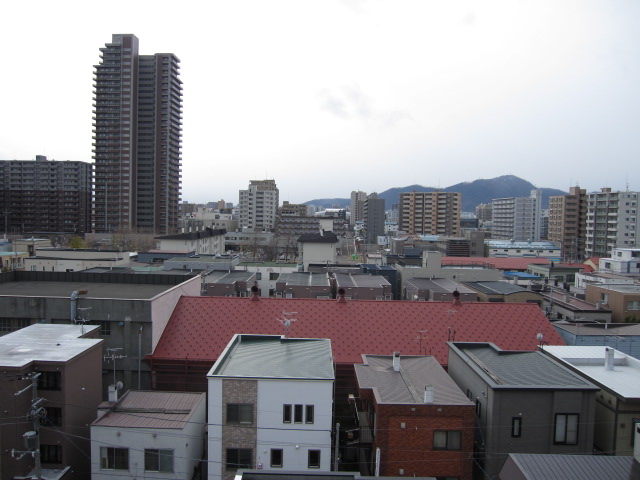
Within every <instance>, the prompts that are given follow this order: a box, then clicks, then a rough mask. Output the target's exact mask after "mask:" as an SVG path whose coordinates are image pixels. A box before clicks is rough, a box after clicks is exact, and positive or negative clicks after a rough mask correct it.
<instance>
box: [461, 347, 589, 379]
mask: <svg viewBox="0 0 640 480" xmlns="http://www.w3.org/2000/svg"><path fill="white" fill-rule="evenodd" d="M450 348H452V349H455V350H457V352H460V353H459V354H461V356H462V358H463V360H464V361H465V362H467V363H468V364H469V365H471V366H472V368H473V369H474V370H475V371H476V372H478V374H479V375H481V376H482V377H483V378H484V379H485V381H487V382H488V383H489V384H490V385H491V387H492V388H493V389H505V388H508V389H512V388H527V389H531V388H534V389H578V390H599V388H598V387H597V386H595V385H593V384H592V383H591V382H588V381H587V380H585V379H583V378H582V377H581V376H580V375H578V374H577V373H574V372H572V371H571V370H569V369H568V368H566V367H564V366H562V365H560V364H559V363H558V362H556V361H554V360H552V359H551V358H549V357H547V356H546V355H544V354H542V353H540V352H529V351H525V352H523V351H507V350H501V349H499V348H498V347H496V346H495V345H494V344H491V343H463V342H454V343H452V344H450Z"/></svg>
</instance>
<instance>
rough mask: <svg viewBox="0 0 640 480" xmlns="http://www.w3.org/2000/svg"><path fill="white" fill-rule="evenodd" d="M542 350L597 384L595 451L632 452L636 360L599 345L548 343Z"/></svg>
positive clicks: (639, 402) (639, 400) (638, 395)
mask: <svg viewBox="0 0 640 480" xmlns="http://www.w3.org/2000/svg"><path fill="white" fill-rule="evenodd" d="M543 352H544V353H545V354H546V355H549V356H550V357H551V358H553V359H555V360H556V361H558V362H560V363H561V364H563V365H565V366H566V367H568V368H570V369H571V370H573V371H574V372H577V373H578V374H580V375H582V376H583V377H584V378H586V379H587V380H589V381H590V382H591V383H593V384H595V385H597V386H598V387H600V391H599V392H598V393H597V394H596V416H595V430H594V435H593V443H594V448H595V450H596V451H597V452H599V453H603V454H606V455H629V456H631V455H633V448H634V441H635V429H636V428H635V427H636V425H637V424H640V360H638V359H637V358H633V357H631V356H629V355H626V354H624V353H622V352H619V351H616V350H614V349H613V348H609V347H605V346H603V345H601V346H593V347H588V346H577V347H574V346H558V345H548V346H546V347H545V348H544V350H543Z"/></svg>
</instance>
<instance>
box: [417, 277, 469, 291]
mask: <svg viewBox="0 0 640 480" xmlns="http://www.w3.org/2000/svg"><path fill="white" fill-rule="evenodd" d="M406 283H407V284H411V285H413V286H414V287H416V288H419V289H422V290H430V291H431V292H434V293H453V291H454V290H458V292H460V293H464V294H469V295H471V294H475V293H476V292H474V291H473V290H471V289H470V288H467V287H465V286H464V285H463V284H461V283H458V282H456V281H455V280H449V279H448V278H433V279H431V278H409V279H407V281H406Z"/></svg>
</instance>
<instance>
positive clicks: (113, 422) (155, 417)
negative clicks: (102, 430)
mask: <svg viewBox="0 0 640 480" xmlns="http://www.w3.org/2000/svg"><path fill="white" fill-rule="evenodd" d="M205 398H206V394H205V393H185V392H158V391H129V392H127V393H125V394H124V395H123V397H122V398H121V399H120V401H119V402H118V403H117V404H116V405H115V407H114V408H113V410H111V411H110V412H109V413H107V414H105V415H103V416H102V417H100V418H98V419H97V420H95V421H94V422H93V423H92V424H91V425H92V426H100V427H121V428H125V427H126V428H171V429H182V428H184V427H185V425H186V424H187V423H188V422H189V419H190V418H191V416H192V415H193V412H194V410H195V408H196V407H197V406H198V405H199V404H200V402H204V401H205Z"/></svg>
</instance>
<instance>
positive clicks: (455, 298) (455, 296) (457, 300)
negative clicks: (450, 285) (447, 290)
mask: <svg viewBox="0 0 640 480" xmlns="http://www.w3.org/2000/svg"><path fill="white" fill-rule="evenodd" d="M453 306H454V307H461V306H462V302H461V301H460V292H459V291H458V289H457V288H456V289H455V290H454V291H453Z"/></svg>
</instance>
